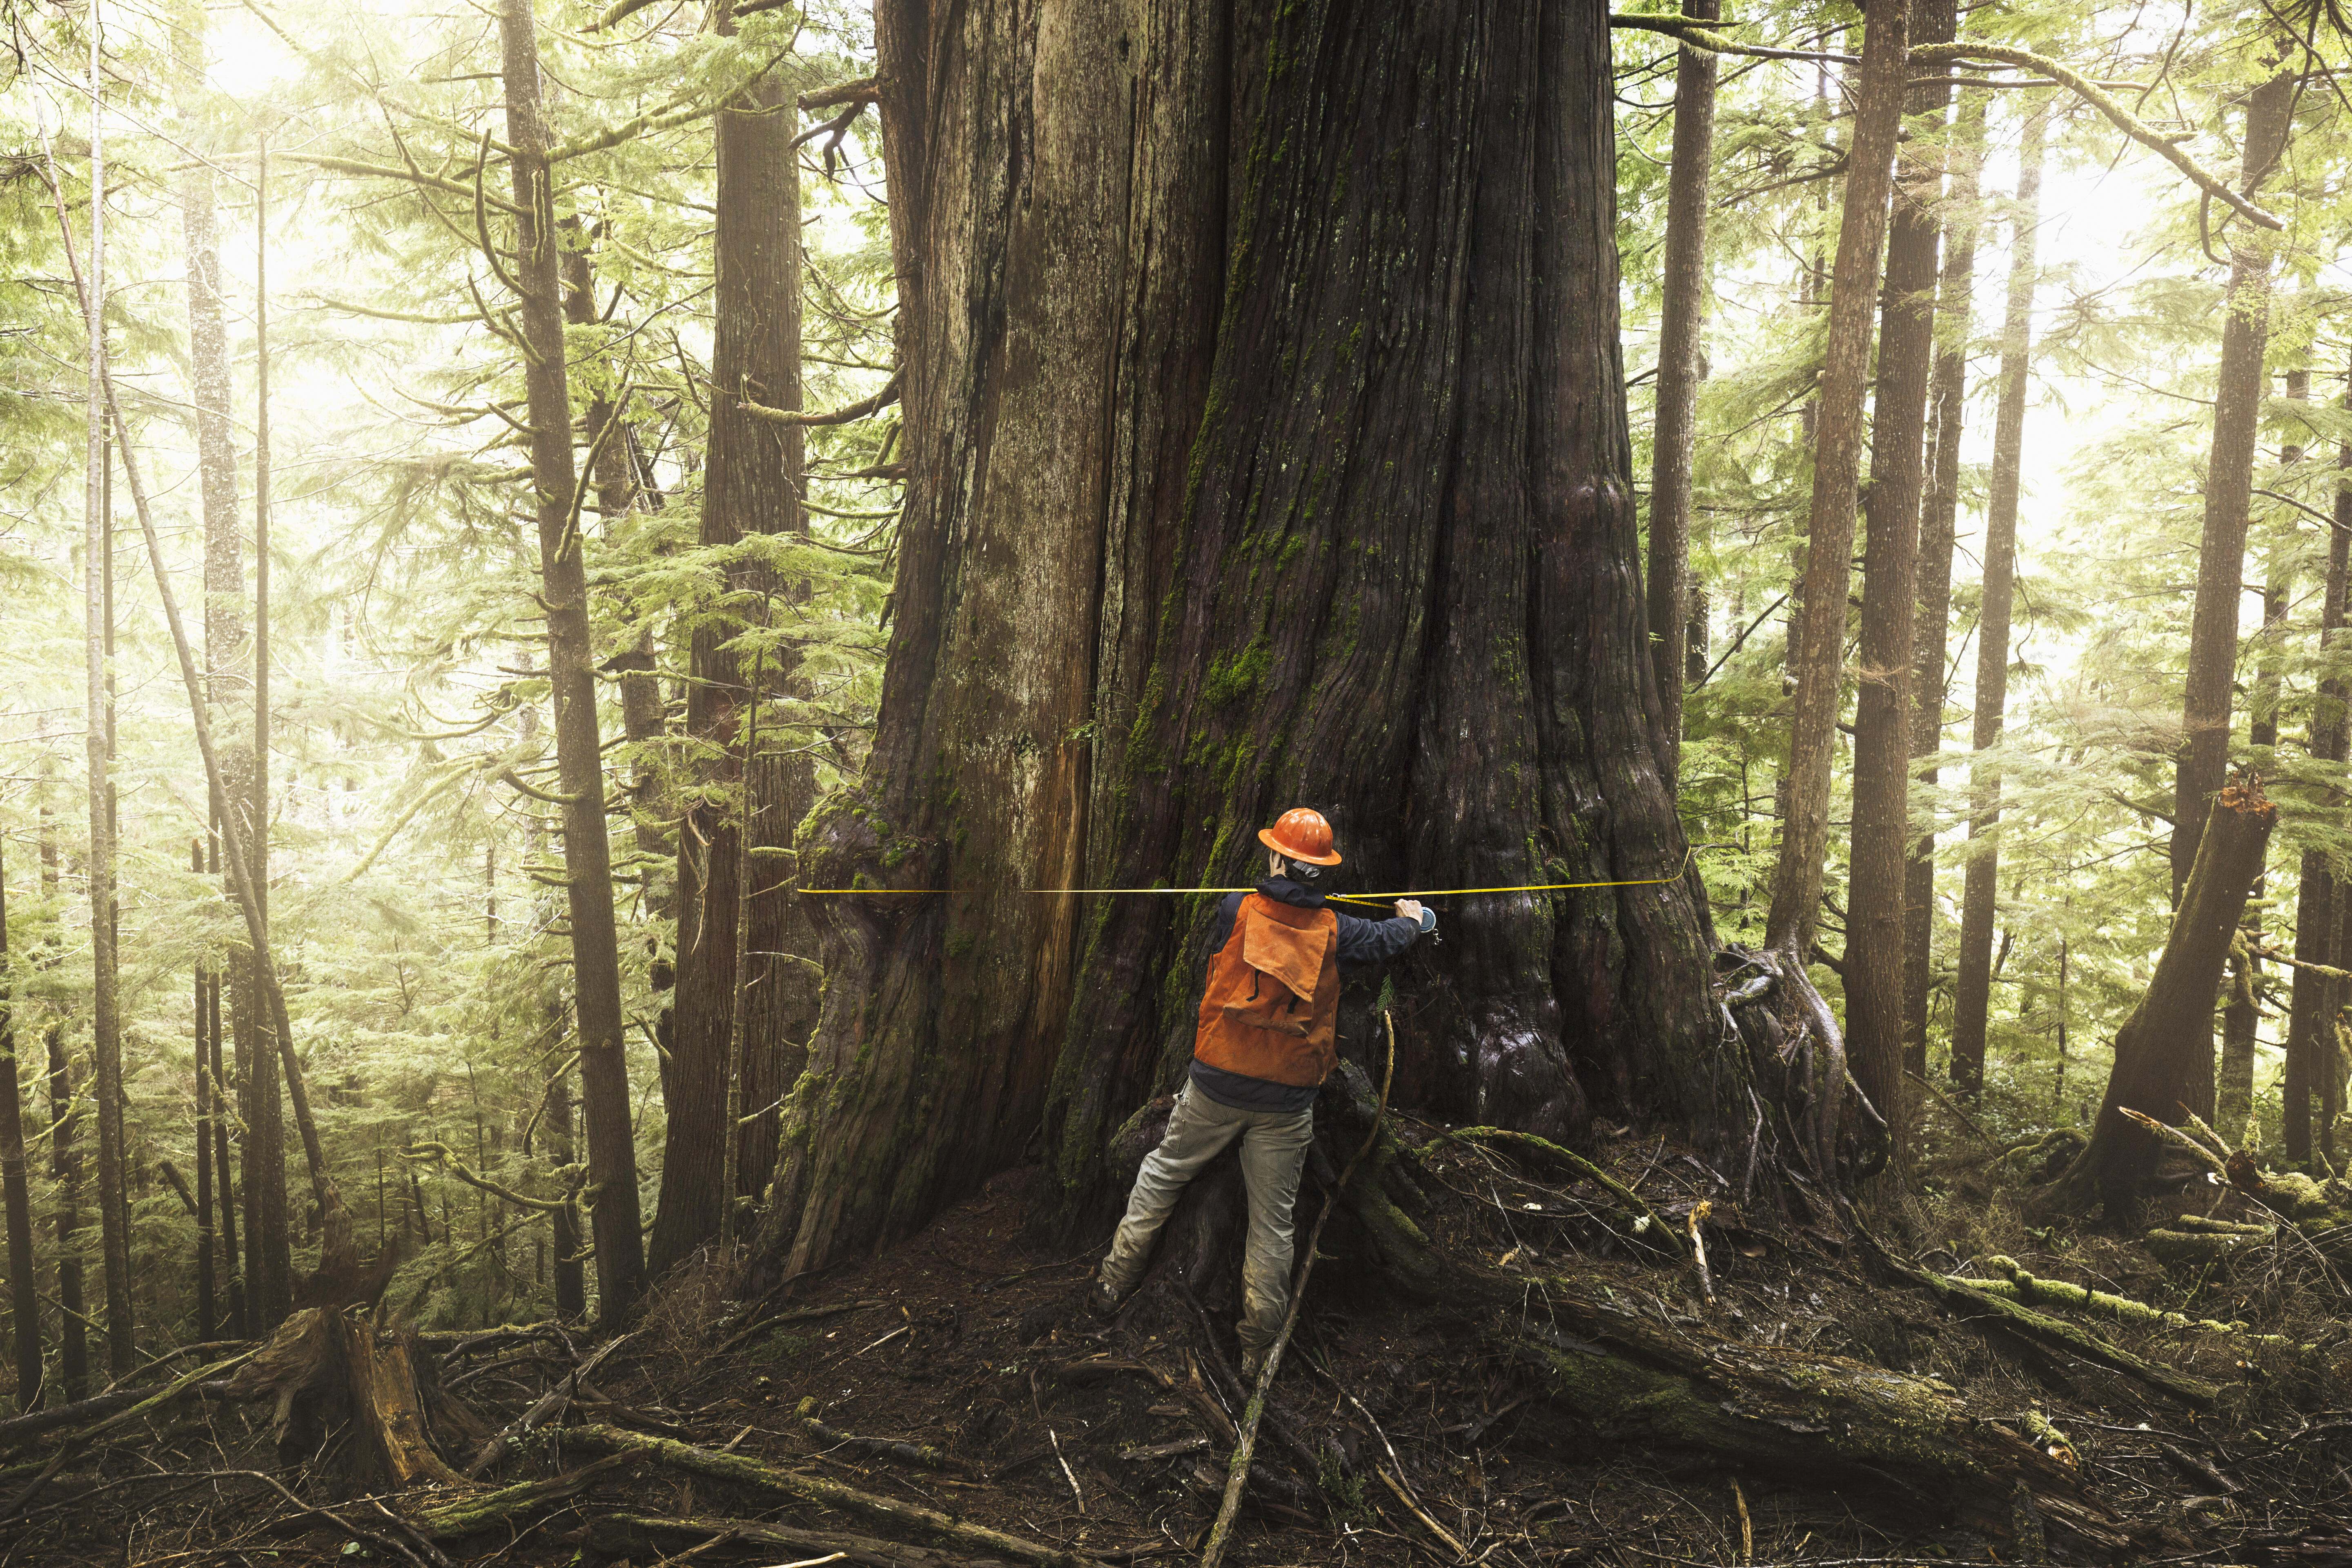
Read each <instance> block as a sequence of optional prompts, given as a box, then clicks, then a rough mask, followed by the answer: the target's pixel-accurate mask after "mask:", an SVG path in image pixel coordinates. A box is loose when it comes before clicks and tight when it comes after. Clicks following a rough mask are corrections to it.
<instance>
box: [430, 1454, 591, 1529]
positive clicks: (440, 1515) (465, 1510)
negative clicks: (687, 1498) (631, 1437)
mask: <svg viewBox="0 0 2352 1568" xmlns="http://www.w3.org/2000/svg"><path fill="white" fill-rule="evenodd" d="M632 1458H635V1456H634V1455H630V1454H607V1455H605V1456H604V1458H601V1459H596V1460H593V1461H592V1462H590V1463H588V1464H585V1465H583V1466H581V1467H580V1468H578V1469H576V1470H571V1471H567V1472H566V1473H564V1474H562V1475H560V1476H550V1477H547V1478H545V1479H541V1480H535V1481H518V1482H517V1483H515V1484H514V1485H513V1486H510V1487H499V1488H498V1489H495V1490H491V1491H486V1492H477V1493H475V1494H474V1495H473V1496H471V1497H463V1498H459V1499H457V1500H455V1501H449V1502H444V1503H443V1504H442V1505H441V1506H440V1507H438V1508H428V1509H422V1510H418V1511H417V1512H415V1513H414V1514H411V1515H409V1516H408V1523H409V1524H410V1525H411V1526H412V1527H414V1528H415V1530H416V1531H418V1532H419V1533H421V1534H423V1535H424V1536H425V1538H426V1539H427V1540H431V1541H454V1540H456V1539H457V1537H459V1536H461V1535H472V1534H474V1533H475V1532H476V1531H484V1530H490V1529H494V1528H496V1527H499V1526H501V1525H504V1524H507V1523H508V1522H509V1521H512V1520H514V1519H516V1518H518V1517H519V1516H520V1515H523V1514H528V1513H533V1512H536V1511H537V1510H540V1509H542V1508H545V1507H546V1506H547V1505H548V1504H550V1503H557V1502H562V1501H564V1500H566V1499H569V1498H574V1497H577V1496H579V1495H580V1493H581V1492H582V1491H583V1490H585V1489H587V1486H588V1483H589V1482H591V1481H593V1480H594V1479H596V1478H597V1477H598V1476H600V1475H602V1474H603V1473H604V1472H605V1471H606V1470H610V1469H614V1468H617V1467H619V1466H621V1465H624V1464H626V1463H627V1462H628V1461H629V1460H630V1459H632Z"/></svg>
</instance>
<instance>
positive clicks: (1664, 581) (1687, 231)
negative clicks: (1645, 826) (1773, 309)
mask: <svg viewBox="0 0 2352 1568" xmlns="http://www.w3.org/2000/svg"><path fill="white" fill-rule="evenodd" d="M1721 14H1722V12H1721V8H1720V5H1719V0H1683V15H1685V16H1698V17H1703V18H1706V19H1707V20H1709V21H1712V20H1713V19H1715V18H1716V17H1717V16H1720V15H1721ZM1675 53H1676V58H1675V133H1674V151H1673V153H1672V157H1673V162H1672V163H1671V165H1670V166H1669V168H1668V171H1667V174H1666V255H1665V265H1664V268H1662V271H1661V276H1660V279H1659V289H1660V292H1661V296H1662V298H1661V300H1660V304H1659V310H1658V374H1657V418H1656V422H1655V424H1654V427H1653V429H1652V432H1651V460H1650V574H1649V600H1650V605H1649V621H1650V654H1651V658H1652V661H1653V662H1654V664H1655V665H1656V667H1657V668H1656V672H1655V676H1654V679H1655V680H1656V681H1657V687H1658V712H1659V724H1660V726H1661V728H1662V729H1663V730H1664V732H1665V754H1664V756H1663V757H1662V758H1661V759H1660V761H1661V763H1662V765H1663V766H1664V769H1665V773H1666V778H1667V781H1668V782H1669V783H1670V784H1671V783H1672V782H1673V781H1674V779H1675V777H1676V775H1677V773H1678V772H1679V770H1680V764H1681V758H1682V732H1683V679H1684V677H1683V665H1684V662H1685V658H1686V657H1687V641H1688V637H1687V628H1688V627H1689V626H1691V624H1692V609H1693V605H1694V600H1693V597H1692V594H1691V571H1690V545H1691V449H1692V446H1693V444H1694V441H1695V439H1696V436H1697V433H1698V384H1699V365H1700V362H1701V359H1702V357H1703V356H1702V354H1701V352H1700V346H1699V333H1700V329H1701V328H1702V327H1703V326H1704V325H1705V323H1706V208H1707V183H1708V177H1709V176H1710V175H1711V174H1713V173H1714V165H1715V57H1714V56H1713V55H1712V54H1709V53H1708V52H1706V50H1704V49H1693V48H1680V49H1677V50H1676V51H1675ZM1702 624H1704V623H1702ZM1702 668H1704V667H1703V666H1702Z"/></svg>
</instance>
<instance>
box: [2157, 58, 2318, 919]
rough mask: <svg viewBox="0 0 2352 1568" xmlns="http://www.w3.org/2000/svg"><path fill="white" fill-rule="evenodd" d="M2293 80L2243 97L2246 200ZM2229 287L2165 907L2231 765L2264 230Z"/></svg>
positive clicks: (2281, 125) (2267, 286)
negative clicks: (2232, 700)
mask: <svg viewBox="0 0 2352 1568" xmlns="http://www.w3.org/2000/svg"><path fill="white" fill-rule="evenodd" d="M2293 106H2294V78H2293V77H2292V76H2289V75H2286V74H2284V73H2282V74H2281V75H2278V76H2274V77H2273V78H2271V79H2269V80H2267V81H2265V82H2263V84H2262V85H2261V86H2259V87H2257V88H2255V89H2253V91H2252V92H2251V93H2249V94H2247V96H2246V131H2245V162H2244V172H2243V174H2242V176H2241V178H2240V184H2241V186H2242V189H2243V190H2244V191H2245V193H2246V194H2247V195H2253V194H2254V193H2255V192H2256V191H2258V190H2260V189H2261V188H2262V184H2263V179H2264V178H2265V177H2266V176H2267V175H2268V174H2269V173H2270V171H2271V169H2272V167H2273V165H2275V164H2276V163H2278V162H2279V160H2280V158H2281V156H2282V155H2283V154H2284V153H2285V151H2286V138H2287V131H2288V123H2287V122H2288V118H2289V114H2290V111H2291V110H2292V109H2293ZM2232 238H2233V243H2232V245H2231V250H2230V287H2229V292H2228V293H2227V294H2226V295H2225V296H2224V298H2223V305H2222V310H2221V373H2220V375H2219V377H2218V378H2217V380H2216V382H2215V385H2214V403H2213V447H2212V455H2211V456H2210V458H2208V459H2207V461H2206V465H2205V521H2204V531H2203V533H2202V535H2201V536H2200V539H2199V541H2198V546H2197V599H2196V605H2195V608H2194V610H2193V611H2192V612H2191V615H2190V619H2189V681H2188V685H2187V687H2186V689H2184V690H2183V692H2182V694H2181V701H2180V728H2181V731H2182V739H2181V744H2180V751H2179V758H2178V760H2177V762H2176V763H2175V765H2174V769H2173V786H2172V901H2173V903H2174V904H2175V905H2178V904H2179V902H2180V896H2181V891H2182V889H2184V888H2186V887H2187V886H2188V883H2189V868H2190V867H2192V866H2194V865H2195V864H2196V862H2197V834H2198V829H2199V827H2200V826H2201V825H2202V824H2203V823H2204V821H2205V818H2206V808H2207V805H2208V804H2209V803H2210V801H2211V800H2212V798H2213V794H2214V792H2215V791H2216V790H2219V789H2220V788H2221V780H2222V776H2223V774H2224V773H2226V772H2227V770H2228V767H2229V759H2230V687H2231V680H2232V679H2234V678H2235V676H2236V674H2237V668H2238V606H2239V601H2240V599H2241V598H2242V596H2243V595H2244V592H2245V589H2244V578H2245V570H2246V513H2247V509H2248V507H2249V505H2250V504H2251V502H2252V497H2253V483H2254V446H2255V437H2256V435H2257V433H2258V431H2259V427H2260V425H2261V421H2262V405H2263V391H2264V390H2265V385H2266V381H2265V377H2264V376H2263V353H2264V350H2265V349H2266V348H2267V346H2268V344H2269V342H2270V323H2271V260H2272V257H2273V253H2274V251H2275V248H2276V242H2275V240H2274V239H2273V237H2272V235H2271V232H2270V231H2269V230H2267V229H2260V228H2254V227H2251V226H2240V227H2239V228H2237V229H2235V230H2233V231H2232Z"/></svg>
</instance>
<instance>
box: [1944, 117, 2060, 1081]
mask: <svg viewBox="0 0 2352 1568" xmlns="http://www.w3.org/2000/svg"><path fill="white" fill-rule="evenodd" d="M2049 123H2050V121H2049V112H2048V110H2047V109H2046V108H2045V107H2043V106H2041V105H2036V106H2035V107H2033V108H2032V109H2030V110H2027V111H2026V115H2025V134H2024V138H2023V140H2022V142H2021V144H2020V145H2019V148H2018V153H2017V199H2016V201H2015V202H2014V203H2012V204H2011V209H2010V231H2009V232H2010V238H2009V306H2008V311H2007V314H2006V316H2005V317H2004V318H2003V321H2002V324H2001V333H2000V405H1999V407H1998V408H1997V409H1996V410H1995V411H1994V414H1993V432H1992V484H1991V489H1990V492H1989V493H1988V495H1987V496H1986V498H1985V544H1984V583H1983V590H1982V596H1981V599H1980V602H1979V606H1978V609H1977V679H1976V693H1975V704H1976V721H1975V725H1974V728H1973V729H1972V731H1971V732H1970V736H1969V739H1970V743H1971V744H1972V745H1974V747H1975V748H1976V752H1977V756H1976V758H1975V760H1974V761H1972V762H1970V763H1969V852H1968V861H1967V870H1966V872H1965V874H1964V881H1963V883H1962V886H1961V889H1960V955H1959V963H1958V973H1957V974H1956V975H1955V977H1954V980H1953V986H1952V1082H1953V1083H1954V1084H1956V1085H1957V1086H1958V1087H1959V1088H1961V1089H1969V1090H1973V1089H1976V1088H1977V1087H1978V1086H1979V1084H1981V1083H1983V1082H1984V1061H1985V1027H1986V1025H1987V1023H1988V1022H1989V1021H1990V1017H1991V1015H1992V927H1993V915H1994V912H1995V910H1994V905H1995V901H1996V899H1997V897H1998V894H1999V891H2000V837H1999V836H1998V835H1999V831H2000V772H1999V771H1998V770H1997V769H1996V768H1995V767H1994V766H1993V765H1992V763H1990V760H1988V759H1987V758H1986V757H1985V756H1984V753H1985V752H1988V751H1990V750H1991V749H1992V748H1993V747H1995V746H1998V745H2000V731H2001V723H2002V720H2003V716H2004V714H2005V712H2006V710H2007V709H2008V706H2009V622H2010V611H2011V606H2012V605H2013V603H2014V601H2015V596H2016V591H2017V503H2018V495H2019V490H2020V488H2021V485H2022V483H2023V474H2024V468H2025V399H2026V392H2027V377H2028V375H2029V374H2030V373H2031V370H2032V365H2031V363H2030V354H2031V351H2032V346H2033V287H2034V282H2035V278H2034V272H2035V268H2036V266H2037V265H2038V264H2037V262H2036V260H2035V249H2036V245H2037V241H2038V231H2039V229H2040V226H2041V222H2042V206H2041V204H2042V146H2043V139H2044V137H2045V136H2046V135H2047V133H2048V131H2049Z"/></svg>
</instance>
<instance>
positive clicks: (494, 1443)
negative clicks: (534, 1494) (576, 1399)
mask: <svg viewBox="0 0 2352 1568" xmlns="http://www.w3.org/2000/svg"><path fill="white" fill-rule="evenodd" d="M628 1340H629V1336H628V1335H627V1334H623V1335H621V1336H619V1337H618V1338H616V1339H610V1340H606V1341H605V1342H604V1343H603V1344H601V1345H598V1346H597V1347H596V1348H595V1350H594V1351H593V1352H590V1353H589V1356H588V1359H587V1360H586V1361H583V1362H582V1363H580V1364H579V1365H577V1366H575V1367H573V1368H572V1370H571V1371H569V1372H567V1373H564V1374H563V1375H562V1377H560V1378H558V1379H556V1380H555V1386H554V1387H552V1388H551V1389H549V1390H548V1391H547V1392H546V1393H545V1394H541V1395H540V1396H539V1398H538V1399H537V1400H536V1401H534V1402H533V1403H532V1405H531V1407H530V1409H528V1410H526V1411H524V1412H523V1413H522V1414H521V1415H518V1416H516V1417H515V1418H514V1419H513V1420H511V1421H509V1422H508V1423H507V1424H506V1425H505V1426H502V1427H500V1428H499V1430H498V1432H497V1434H496V1435H494V1436H491V1437H490V1438H489V1439H488V1441H487V1442H485V1443H484V1444H483V1445H482V1446H481V1447H479V1448H478V1449H477V1450H475V1453H474V1458H473V1462H472V1463H471V1464H469V1465H467V1467H466V1474H467V1476H468V1477H470V1478H476V1479H478V1478H480V1477H482V1476H485V1475H488V1473H489V1471H490V1467H492V1466H493V1465H496V1464H497V1463H498V1462H499V1460H500V1459H503V1458H506V1457H507V1454H508V1452H509V1450H511V1449H512V1448H513V1447H514V1443H515V1439H516V1438H518V1437H520V1436H525V1435H526V1434H528V1433H530V1432H531V1431H533V1430H535V1429H536V1428H538V1427H540V1426H543V1425H545V1424H546V1423H547V1422H549V1421H551V1420H553V1419H554V1418H555V1417H556V1416H557V1415H561V1414H562V1410H563V1407H564V1406H565V1405H568V1404H570V1403H571V1401H572V1394H574V1393H575V1392H577V1391H578V1389H579V1386H580V1384H581V1383H582V1382H583V1380H585V1379H586V1377H587V1376H588V1374H589V1373H592V1372H594V1371H595V1370H596V1368H597V1367H598V1366H600V1365H601V1364H603V1363H604V1358H605V1357H606V1356H609V1355H611V1354H612V1353H613V1352H614V1351H616V1350H618V1349H620V1347H621V1346H622V1345H624V1344H625V1343H627V1342H628Z"/></svg>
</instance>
